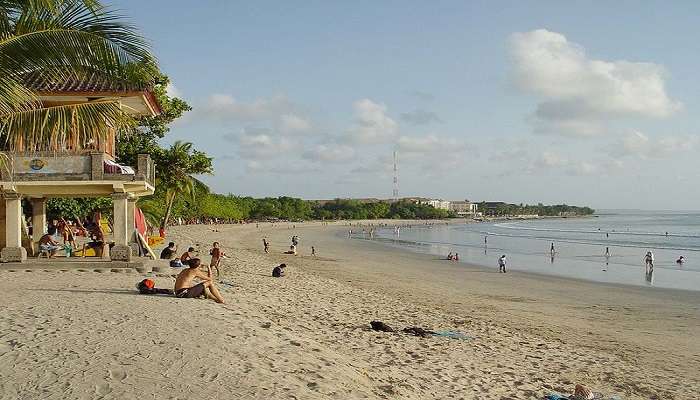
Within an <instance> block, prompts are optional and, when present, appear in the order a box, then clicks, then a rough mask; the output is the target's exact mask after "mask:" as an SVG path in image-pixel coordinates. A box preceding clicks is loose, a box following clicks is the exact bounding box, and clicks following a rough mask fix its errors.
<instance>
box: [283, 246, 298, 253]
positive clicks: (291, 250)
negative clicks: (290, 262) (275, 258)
mask: <svg viewBox="0 0 700 400" xmlns="http://www.w3.org/2000/svg"><path fill="white" fill-rule="evenodd" d="M284 254H292V255H297V246H295V245H291V246H289V251H285V252H284Z"/></svg>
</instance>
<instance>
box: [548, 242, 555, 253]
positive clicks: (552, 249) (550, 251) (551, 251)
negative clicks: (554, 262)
mask: <svg viewBox="0 0 700 400" xmlns="http://www.w3.org/2000/svg"><path fill="white" fill-rule="evenodd" d="M554 253H555V251H554V242H552V246H551V247H550V248H549V254H551V255H552V256H554Z"/></svg>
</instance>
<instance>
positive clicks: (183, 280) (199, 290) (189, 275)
mask: <svg viewBox="0 0 700 400" xmlns="http://www.w3.org/2000/svg"><path fill="white" fill-rule="evenodd" d="M176 254H177V246H176V245H175V243H174V242H170V243H168V246H167V247H166V248H164V249H163V250H162V251H161V254H160V258H161V259H165V260H170V261H171V265H172V261H175V260H177V261H179V264H180V266H181V267H184V266H187V267H188V268H186V269H184V270H183V271H181V272H180V273H179V274H178V275H177V278H176V279H175V291H174V295H175V297H178V298H188V299H189V298H198V297H205V298H209V299H212V300H214V301H215V302H217V303H221V304H223V303H224V297H223V296H222V295H221V292H220V291H219V289H218V287H217V286H216V283H215V282H214V276H213V271H212V268H215V269H216V274H217V277H218V276H219V263H220V262H221V259H222V258H224V257H225V256H226V254H225V253H224V252H223V251H222V249H221V247H220V245H219V242H214V244H213V247H212V249H211V250H210V251H209V254H210V255H211V262H210V263H209V265H207V271H206V273H205V272H203V271H202V270H201V266H202V260H201V259H200V258H198V257H196V255H197V254H196V251H195V248H194V247H189V248H188V249H187V251H186V252H184V253H183V254H182V255H181V256H180V257H179V258H176ZM286 268H287V265H286V264H280V265H278V266H276V267H275V268H273V269H272V276H273V277H274V278H281V277H283V276H285V269H286ZM195 280H199V282H197V283H195ZM149 293H158V291H156V290H152V291H151V292H149Z"/></svg>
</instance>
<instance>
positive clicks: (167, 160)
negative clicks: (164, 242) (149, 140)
mask: <svg viewBox="0 0 700 400" xmlns="http://www.w3.org/2000/svg"><path fill="white" fill-rule="evenodd" d="M156 163H162V165H167V168H164V169H163V172H162V173H161V174H160V176H157V177H156V179H157V182H156V184H157V185H158V186H159V188H160V189H161V190H163V191H164V192H165V212H164V215H163V219H162V222H161V224H160V227H161V228H165V227H166V226H167V225H168V221H169V220H170V214H171V212H172V208H173V205H174V203H175V200H176V198H177V197H178V196H189V197H190V198H192V197H194V195H195V193H196V192H195V187H196V186H199V187H200V188H201V189H203V188H206V186H205V185H204V184H203V183H201V182H200V181H198V180H197V179H196V178H195V177H194V175H201V174H210V173H212V159H211V157H208V156H207V155H206V154H204V153H203V152H201V151H198V150H195V149H194V148H193V147H192V143H189V142H182V141H177V142H175V143H173V145H172V146H170V148H168V149H166V150H164V151H163V152H162V153H161V154H160V155H159V157H158V159H156Z"/></svg>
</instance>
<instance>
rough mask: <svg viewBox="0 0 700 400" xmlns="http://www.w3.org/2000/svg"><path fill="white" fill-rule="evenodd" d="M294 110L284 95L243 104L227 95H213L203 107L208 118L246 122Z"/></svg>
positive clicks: (269, 117)
mask: <svg viewBox="0 0 700 400" xmlns="http://www.w3.org/2000/svg"><path fill="white" fill-rule="evenodd" d="M296 108H297V107H296V106H295V105H294V104H293V103H292V102H291V101H290V100H289V99H288V98H287V97H286V96H284V95H276V96H272V97H270V98H267V99H265V98H263V99H256V100H254V101H252V102H250V103H245V102H241V101H238V100H237V99H235V98H234V97H233V96H231V95H228V94H213V95H211V96H209V99H208V100H207V102H206V104H205V106H204V110H205V111H206V112H207V114H208V115H209V116H212V117H219V118H222V119H225V120H238V121H246V122H250V121H260V120H269V119H276V118H279V117H280V116H282V115H286V114H290V113H293V112H294V111H295V110H296Z"/></svg>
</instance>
